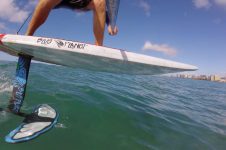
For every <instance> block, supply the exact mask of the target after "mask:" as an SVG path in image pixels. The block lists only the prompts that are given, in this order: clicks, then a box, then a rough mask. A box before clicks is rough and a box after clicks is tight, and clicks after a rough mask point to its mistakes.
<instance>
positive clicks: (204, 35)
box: [0, 0, 226, 75]
mask: <svg viewBox="0 0 226 150" xmlns="http://www.w3.org/2000/svg"><path fill="white" fill-rule="evenodd" d="M36 3H37V0H33V1H32V0H24V1H18V0H1V5H0V33H13V34H15V33H16V31H17V30H18V28H19V27H20V25H21V24H22V23H23V21H24V20H25V19H26V17H27V16H28V15H29V13H30V12H32V10H33V9H34V7H35V4H36ZM225 16H226V1H225V0H221V1H219V0H187V1H181V0H172V1H165V0H158V1H152V0H121V5H120V10H119V16H118V22H117V24H118V27H119V34H118V35H117V36H115V37H112V36H109V35H108V34H107V32H106V33H105V35H106V39H105V42H104V45H106V46H109V47H114V48H119V49H125V50H129V51H133V52H136V53H141V54H145V55H151V56H154V57H160V58H164V59H170V60H173V61H179V62H182V63H188V64H192V65H195V66H197V67H199V71H197V72H189V74H207V75H211V74H218V75H226V59H225V57H226V44H225V39H226V28H225V27H226V18H225ZM26 27H27V24H26V25H25V27H24V28H23V29H22V31H21V33H20V34H24V33H25V30H26ZM65 27H66V28H65ZM35 35H37V36H46V37H56V38H63V39H68V40H75V41H76V40H77V41H84V42H88V43H93V39H94V38H93V33H92V14H91V13H90V12H88V13H81V12H79V13H78V12H76V13H75V12H73V11H71V10H67V9H57V10H53V11H52V12H51V14H50V16H49V19H48V20H47V22H46V23H45V24H44V25H43V26H42V27H41V28H40V29H39V30H38V31H37V32H36V34H35ZM0 60H10V61H16V60H17V59H16V58H15V57H11V56H9V55H7V54H4V53H2V52H0Z"/></svg>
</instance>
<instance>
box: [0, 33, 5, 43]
mask: <svg viewBox="0 0 226 150" xmlns="http://www.w3.org/2000/svg"><path fill="white" fill-rule="evenodd" d="M4 36H5V34H0V45H2V39H3V37H4Z"/></svg>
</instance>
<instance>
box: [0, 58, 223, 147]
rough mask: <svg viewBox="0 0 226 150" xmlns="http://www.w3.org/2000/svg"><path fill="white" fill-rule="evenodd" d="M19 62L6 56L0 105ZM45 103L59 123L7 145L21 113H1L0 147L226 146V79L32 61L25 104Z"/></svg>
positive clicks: (0, 71) (0, 79)
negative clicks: (142, 73)
mask: <svg viewBox="0 0 226 150" xmlns="http://www.w3.org/2000/svg"><path fill="white" fill-rule="evenodd" d="M15 69H16V62H5V61H1V62H0V107H7V104H8V99H9V98H10V96H11V91H12V80H13V78H14V74H15ZM44 103H47V104H49V105H51V106H53V107H54V108H56V109H57V110H58V112H59V113H60V118H59V123H58V124H57V125H56V126H55V128H53V129H52V130H51V131H49V132H47V133H46V134H44V135H41V136H40V137H38V138H36V139H35V140H32V141H29V142H25V143H20V144H8V143H6V142H5V141H4V137H5V136H6V135H7V134H8V133H9V132H10V131H11V130H12V129H14V128H15V127H17V126H18V124H19V123H20V122H21V121H22V120H23V118H20V117H17V116H15V115H12V114H9V113H6V112H1V113H0V150H30V149H32V150H41V149H43V150H47V149H48V150H51V149H55V150H66V149H67V150H71V149H73V150H225V149H226V84H224V83H215V82H208V81H195V80H188V79H178V78H172V77H164V76H134V75H116V74H110V73H98V72H91V71H87V70H80V69H72V68H67V67H61V66H54V65H45V64H36V63H32V65H31V70H30V76H29V81H28V87H27V94H26V98H25V101H24V105H23V108H22V110H23V111H24V112H31V111H32V109H33V108H34V107H35V106H37V105H38V104H44Z"/></svg>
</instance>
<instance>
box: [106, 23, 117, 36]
mask: <svg viewBox="0 0 226 150" xmlns="http://www.w3.org/2000/svg"><path fill="white" fill-rule="evenodd" d="M108 33H109V35H112V36H113V35H116V34H117V33H118V27H116V26H115V27H114V29H112V27H111V25H109V26H108Z"/></svg>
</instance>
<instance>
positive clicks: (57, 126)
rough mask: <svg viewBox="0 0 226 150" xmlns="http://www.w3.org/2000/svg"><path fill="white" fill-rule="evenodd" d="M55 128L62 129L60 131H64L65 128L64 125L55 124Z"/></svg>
mask: <svg viewBox="0 0 226 150" xmlns="http://www.w3.org/2000/svg"><path fill="white" fill-rule="evenodd" d="M55 127H56V128H62V129H66V128H67V127H66V126H65V125H64V124H62V123H57V124H56V125H55Z"/></svg>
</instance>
